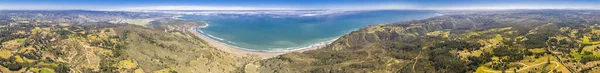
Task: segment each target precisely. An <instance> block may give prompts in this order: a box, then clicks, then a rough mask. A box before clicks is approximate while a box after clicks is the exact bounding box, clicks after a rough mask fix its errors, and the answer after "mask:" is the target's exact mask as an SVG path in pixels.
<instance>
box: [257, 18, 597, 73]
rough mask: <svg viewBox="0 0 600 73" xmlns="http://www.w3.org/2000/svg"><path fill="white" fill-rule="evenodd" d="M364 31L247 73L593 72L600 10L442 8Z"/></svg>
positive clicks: (267, 62)
mask: <svg viewBox="0 0 600 73" xmlns="http://www.w3.org/2000/svg"><path fill="white" fill-rule="evenodd" d="M446 14H448V15H443V16H437V17H432V18H428V19H424V20H415V21H407V22H398V23H393V24H385V25H373V26H368V27H364V28H362V29H360V30H357V31H354V32H351V33H349V34H348V35H345V36H343V37H341V38H339V39H338V40H336V41H335V42H333V43H332V44H330V45H328V46H326V47H324V48H322V49H317V50H311V51H306V52H302V53H289V54H284V55H281V56H278V57H275V58H271V59H266V60H263V61H259V62H254V63H251V64H248V65H246V68H245V71H247V72H280V73H290V72H302V73H305V72H316V73H323V72H375V73H381V72H400V73H424V72H425V73H472V72H549V71H552V72H563V73H566V72H590V71H594V72H598V71H597V70H599V69H595V68H597V66H598V64H599V63H600V61H599V60H600V51H599V50H598V49H600V48H598V47H599V46H600V44H599V43H600V26H599V25H598V24H599V23H600V11H576V10H514V11H478V12H460V11H448V12H447V13H446Z"/></svg>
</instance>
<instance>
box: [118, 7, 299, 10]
mask: <svg viewBox="0 0 600 73" xmlns="http://www.w3.org/2000/svg"><path fill="white" fill-rule="evenodd" d="M120 10H294V8H271V7H243V6H144V7H126V8H121V9H120Z"/></svg>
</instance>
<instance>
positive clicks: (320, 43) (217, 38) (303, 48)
mask: <svg viewBox="0 0 600 73" xmlns="http://www.w3.org/2000/svg"><path fill="white" fill-rule="evenodd" d="M197 30H198V32H200V34H203V35H206V36H208V37H210V39H212V40H220V41H217V42H218V43H219V44H222V45H225V46H229V47H233V48H236V49H241V50H246V51H256V52H292V51H299V50H305V49H310V48H317V47H324V46H326V45H328V44H331V43H333V42H334V41H335V40H337V39H338V38H339V37H338V38H335V39H331V40H328V41H323V42H318V43H314V44H310V45H306V46H299V47H288V48H267V49H270V50H256V49H249V48H242V47H238V46H233V45H230V44H237V43H235V42H232V41H227V40H225V39H222V38H219V37H215V36H213V35H210V34H206V33H203V32H201V30H200V29H197ZM221 41H226V42H227V43H229V44H227V43H224V42H221Z"/></svg>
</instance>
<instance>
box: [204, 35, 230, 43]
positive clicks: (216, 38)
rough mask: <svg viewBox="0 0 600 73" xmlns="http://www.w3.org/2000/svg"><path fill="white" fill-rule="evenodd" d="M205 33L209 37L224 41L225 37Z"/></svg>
mask: <svg viewBox="0 0 600 73" xmlns="http://www.w3.org/2000/svg"><path fill="white" fill-rule="evenodd" d="M206 35H208V37H210V38H214V39H217V40H221V41H225V39H223V38H219V37H215V36H213V35H210V34H206Z"/></svg>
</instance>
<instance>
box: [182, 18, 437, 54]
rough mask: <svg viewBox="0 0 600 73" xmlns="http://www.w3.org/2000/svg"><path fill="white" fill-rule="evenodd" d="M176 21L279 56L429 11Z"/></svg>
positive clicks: (236, 44)
mask: <svg viewBox="0 0 600 73" xmlns="http://www.w3.org/2000/svg"><path fill="white" fill-rule="evenodd" d="M188 13H189V14H185V15H182V16H181V17H179V19H184V20H195V21H202V22H205V23H207V24H209V25H208V26H206V27H201V28H196V31H197V32H198V33H200V34H202V35H204V36H206V37H209V38H210V39H213V40H215V41H218V42H221V43H222V44H226V45H229V46H231V47H234V48H238V49H244V50H250V51H263V52H281V51H295V50H302V49H307V48H312V47H318V46H323V45H326V44H329V43H331V42H333V41H335V40H336V39H337V38H339V37H340V36H342V35H345V34H347V33H349V32H351V31H354V30H357V29H360V28H362V27H364V26H368V25H377V24H386V23H393V22H399V21H409V20H419V19H425V18H429V17H432V16H435V15H436V11H428V10H378V11H329V10H311V11H194V12H188Z"/></svg>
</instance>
